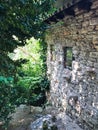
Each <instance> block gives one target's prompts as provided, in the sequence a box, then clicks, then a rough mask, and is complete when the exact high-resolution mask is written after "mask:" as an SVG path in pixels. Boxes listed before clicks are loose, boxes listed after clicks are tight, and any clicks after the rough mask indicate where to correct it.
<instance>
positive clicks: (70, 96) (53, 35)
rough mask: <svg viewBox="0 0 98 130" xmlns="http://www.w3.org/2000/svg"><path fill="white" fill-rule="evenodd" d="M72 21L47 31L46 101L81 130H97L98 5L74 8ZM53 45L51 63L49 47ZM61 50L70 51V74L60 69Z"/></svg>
mask: <svg viewBox="0 0 98 130" xmlns="http://www.w3.org/2000/svg"><path fill="white" fill-rule="evenodd" d="M75 14H76V16H75V17H72V16H66V17H65V18H64V19H63V21H62V22H58V23H57V24H52V25H51V27H50V29H48V30H47V34H46V42H47V44H48V52H47V55H48V56H47V66H48V72H47V74H48V77H49V79H50V81H51V88H50V97H49V99H48V100H49V101H50V102H51V103H52V105H53V106H55V107H58V108H59V109H60V110H66V113H67V114H68V115H69V116H71V117H72V118H73V119H75V120H76V121H77V122H78V123H79V125H81V124H82V127H83V129H84V130H97V129H98V1H97V0H95V1H94V2H93V5H92V7H91V10H90V11H89V12H86V11H84V10H79V9H78V8H77V7H76V8H75ZM51 45H54V50H53V52H52V53H53V56H54V60H52V61H51V50H50V46H51ZM63 47H72V48H73V55H74V58H75V60H74V61H73V63H72V70H69V69H66V68H65V67H64V63H63V62H64V52H63Z"/></svg>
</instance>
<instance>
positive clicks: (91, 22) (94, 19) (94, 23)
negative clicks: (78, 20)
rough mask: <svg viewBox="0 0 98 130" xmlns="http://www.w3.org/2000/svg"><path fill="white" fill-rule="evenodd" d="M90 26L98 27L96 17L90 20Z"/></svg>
mask: <svg viewBox="0 0 98 130" xmlns="http://www.w3.org/2000/svg"><path fill="white" fill-rule="evenodd" d="M90 25H98V17H96V18H92V19H91V20H90Z"/></svg>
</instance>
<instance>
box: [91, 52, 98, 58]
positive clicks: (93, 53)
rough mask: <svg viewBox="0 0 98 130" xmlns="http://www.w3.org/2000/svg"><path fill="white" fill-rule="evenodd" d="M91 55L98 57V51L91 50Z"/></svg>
mask: <svg viewBox="0 0 98 130" xmlns="http://www.w3.org/2000/svg"><path fill="white" fill-rule="evenodd" d="M90 57H93V58H97V57H98V52H90Z"/></svg>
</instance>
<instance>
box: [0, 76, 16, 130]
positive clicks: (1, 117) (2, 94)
mask: <svg viewBox="0 0 98 130" xmlns="http://www.w3.org/2000/svg"><path fill="white" fill-rule="evenodd" d="M13 95H15V92H14V87H13V78H11V77H4V76H0V121H1V122H2V124H3V127H4V128H5V129H6V128H7V127H8V124H9V121H10V118H11V117H10V116H9V114H10V113H12V112H13V111H14V107H15V106H14V100H12V98H13Z"/></svg>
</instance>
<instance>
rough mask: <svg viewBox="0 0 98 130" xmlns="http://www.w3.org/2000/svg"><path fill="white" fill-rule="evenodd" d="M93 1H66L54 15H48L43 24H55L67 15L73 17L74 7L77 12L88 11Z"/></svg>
mask: <svg viewBox="0 0 98 130" xmlns="http://www.w3.org/2000/svg"><path fill="white" fill-rule="evenodd" d="M92 2H93V0H68V1H67V2H66V3H65V4H64V5H62V7H61V8H59V9H58V10H57V11H56V12H55V13H54V14H52V15H50V16H49V17H48V18H47V19H45V20H44V22H45V23H47V24H50V23H51V22H54V23H57V22H58V21H60V20H62V19H63V18H64V17H66V16H68V15H72V16H75V11H74V9H75V7H78V9H79V10H86V11H88V12H89V11H90V9H91V5H92Z"/></svg>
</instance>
